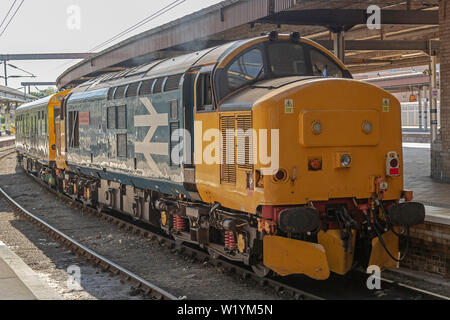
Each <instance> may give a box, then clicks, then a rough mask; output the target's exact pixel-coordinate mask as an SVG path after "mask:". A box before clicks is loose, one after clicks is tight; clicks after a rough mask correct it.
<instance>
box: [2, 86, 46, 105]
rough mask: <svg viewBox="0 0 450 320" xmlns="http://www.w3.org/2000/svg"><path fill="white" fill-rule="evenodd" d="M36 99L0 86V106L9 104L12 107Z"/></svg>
mask: <svg viewBox="0 0 450 320" xmlns="http://www.w3.org/2000/svg"><path fill="white" fill-rule="evenodd" d="M36 99H37V98H36V97H35V96H32V95H29V94H24V93H23V92H22V91H19V90H16V89H13V88H9V87H5V86H1V85H0V105H6V104H8V103H9V104H11V105H13V106H14V105H16V104H23V103H27V102H31V101H33V100H36Z"/></svg>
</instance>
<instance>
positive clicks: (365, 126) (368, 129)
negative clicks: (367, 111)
mask: <svg viewBox="0 0 450 320" xmlns="http://www.w3.org/2000/svg"><path fill="white" fill-rule="evenodd" d="M362 129H363V131H364V133H365V134H369V133H371V132H372V130H373V126H372V123H370V122H369V121H364V122H363V125H362Z"/></svg>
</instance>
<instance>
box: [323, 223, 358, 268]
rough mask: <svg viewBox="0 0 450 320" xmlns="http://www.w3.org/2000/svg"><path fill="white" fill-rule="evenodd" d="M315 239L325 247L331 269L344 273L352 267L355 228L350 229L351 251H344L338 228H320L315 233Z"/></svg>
mask: <svg viewBox="0 0 450 320" xmlns="http://www.w3.org/2000/svg"><path fill="white" fill-rule="evenodd" d="M317 241H318V242H319V244H321V245H322V246H323V247H324V248H325V251H326V253H327V258H328V265H329V266H330V269H331V271H333V272H335V273H337V274H341V275H344V274H346V273H347V272H348V271H349V270H350V269H351V268H352V265H353V256H354V251H355V241H356V231H355V230H352V248H353V250H352V252H350V250H347V252H346V250H345V248H344V242H343V241H342V240H341V232H340V231H339V230H328V231H327V232H324V231H322V230H321V231H320V232H319V233H318V234H317Z"/></svg>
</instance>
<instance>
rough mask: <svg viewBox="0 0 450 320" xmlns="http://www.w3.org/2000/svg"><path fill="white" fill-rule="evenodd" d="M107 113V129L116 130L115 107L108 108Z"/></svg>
mask: <svg viewBox="0 0 450 320" xmlns="http://www.w3.org/2000/svg"><path fill="white" fill-rule="evenodd" d="M106 112H107V118H106V120H107V128H108V129H116V107H108V109H106Z"/></svg>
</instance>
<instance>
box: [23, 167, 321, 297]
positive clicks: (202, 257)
mask: <svg viewBox="0 0 450 320" xmlns="http://www.w3.org/2000/svg"><path fill="white" fill-rule="evenodd" d="M27 175H28V176H29V177H31V178H33V179H34V181H36V182H37V183H39V184H40V185H42V186H43V187H45V188H46V189H47V190H48V191H50V192H51V193H53V194H55V195H59V197H58V199H59V200H60V201H63V202H64V203H65V204H66V205H69V206H71V207H75V208H77V209H80V210H82V212H86V213H88V214H90V215H93V216H95V217H98V218H100V219H103V220H106V221H107V222H109V223H112V224H115V225H117V227H118V228H124V229H126V230H127V231H130V232H131V233H134V234H140V235H141V236H142V237H144V238H148V239H150V241H156V242H157V243H158V244H159V245H160V246H164V247H165V248H166V249H169V250H171V251H174V252H177V253H179V254H182V255H184V256H185V257H187V258H189V259H192V260H194V261H195V260H196V261H201V262H206V263H208V264H210V265H213V266H215V267H218V268H223V269H224V270H226V271H227V272H229V273H234V274H237V275H240V276H241V277H242V278H244V279H252V280H253V281H254V282H256V283H257V284H258V285H260V286H261V287H270V288H272V289H274V290H275V291H276V292H278V293H281V292H284V293H285V294H288V295H290V296H291V297H293V298H295V299H298V300H325V298H323V297H319V296H317V295H314V294H312V293H309V292H306V291H303V290H300V289H297V288H295V287H292V286H289V285H287V284H284V283H282V282H279V281H277V280H275V279H271V278H261V277H258V276H257V275H256V274H255V273H254V272H253V271H251V270H249V269H247V268H245V267H241V266H239V265H236V264H235V263H232V262H229V261H226V260H223V259H213V258H211V256H210V255H209V254H208V253H207V252H205V251H202V250H200V249H196V248H193V247H191V246H188V245H185V244H180V243H178V242H177V241H175V240H173V239H171V238H169V237H168V236H165V235H161V234H159V233H156V232H153V231H151V230H150V229H149V228H144V227H141V226H138V225H136V224H135V223H132V222H128V221H126V220H124V219H122V218H119V217H116V216H113V215H111V214H109V213H107V212H103V211H98V210H97V209H94V208H92V207H88V206H85V205H84V204H82V203H81V202H78V201H76V200H74V199H72V198H70V197H69V196H67V195H65V194H61V193H58V192H56V191H55V190H54V189H52V188H49V186H48V184H46V183H45V182H43V181H42V180H40V179H39V178H37V177H36V176H34V175H32V174H29V173H27ZM118 215H120V216H122V214H120V213H118ZM127 218H129V217H127Z"/></svg>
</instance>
